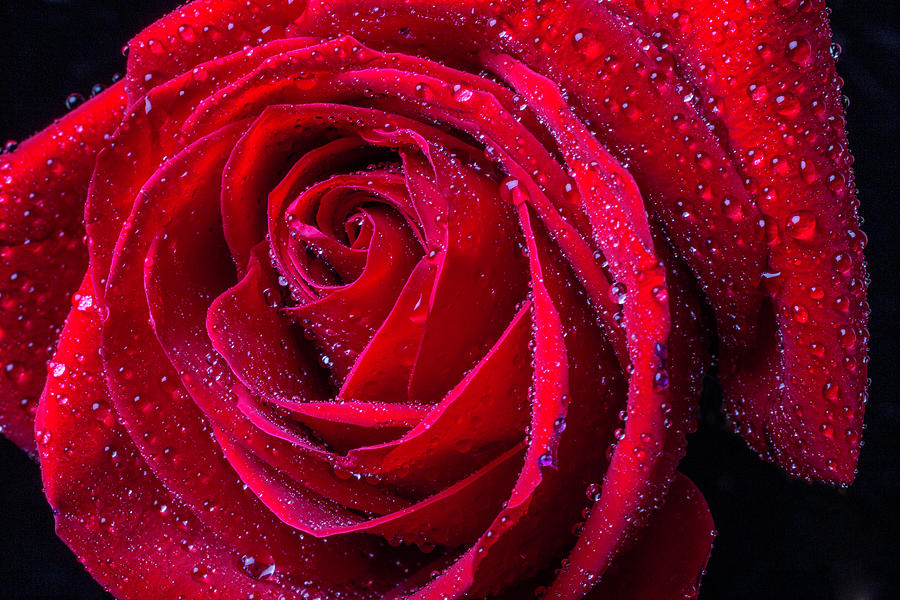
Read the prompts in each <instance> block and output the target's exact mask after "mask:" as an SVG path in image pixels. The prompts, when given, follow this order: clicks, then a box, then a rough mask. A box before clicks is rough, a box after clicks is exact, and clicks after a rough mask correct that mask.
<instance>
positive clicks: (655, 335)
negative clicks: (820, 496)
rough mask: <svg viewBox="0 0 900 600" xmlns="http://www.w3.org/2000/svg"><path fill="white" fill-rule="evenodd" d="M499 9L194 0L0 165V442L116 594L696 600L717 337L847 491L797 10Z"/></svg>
mask: <svg viewBox="0 0 900 600" xmlns="http://www.w3.org/2000/svg"><path fill="white" fill-rule="evenodd" d="M522 4H524V6H519V3H512V2H511V3H487V2H481V1H477V0H455V1H445V2H433V1H426V0H410V1H406V2H400V1H398V0H380V1H365V2H360V1H358V2H353V1H349V0H347V1H332V2H324V1H323V2H317V1H311V2H309V3H306V2H303V1H302V0H282V1H280V2H270V3H261V4H254V3H252V2H246V1H245V0H200V1H198V2H194V3H192V4H189V5H187V6H186V7H184V8H182V9H180V10H178V11H176V12H174V13H172V14H170V15H168V16H166V17H165V18H163V19H161V20H160V21H158V22H157V23H155V24H153V25H152V26H150V27H149V28H148V29H146V30H145V31H144V32H142V33H141V34H140V35H138V36H137V38H135V39H134V40H133V41H132V42H131V43H130V44H129V48H130V55H129V63H128V71H127V75H126V77H125V79H124V81H123V82H121V83H118V84H116V85H115V86H113V87H112V88H110V89H109V90H107V91H106V92H104V93H102V94H101V95H100V96H98V97H97V98H95V99H93V100H91V101H89V102H88V103H86V104H85V105H83V106H82V107H80V108H79V109H77V110H76V111H74V112H72V113H71V114H69V115H68V116H66V117H65V118H64V119H62V120H61V121H59V122H57V123H55V124H54V125H53V126H51V127H50V128H48V129H47V130H45V131H44V132H42V133H40V134H38V135H36V136H35V137H33V138H31V139H30V140H28V141H26V142H25V143H23V144H22V145H21V146H20V148H19V149H17V150H16V151H15V152H14V153H12V154H11V155H8V156H4V157H2V159H0V176H2V179H0V186H2V188H0V235H2V244H3V246H2V250H0V252H2V257H3V263H2V267H0V268H2V272H0V281H2V298H0V299H2V311H3V312H2V313H0V319H2V321H0V327H2V338H0V339H2V342H3V345H2V357H0V359H2V364H4V365H5V374H4V375H3V377H2V379H0V381H2V386H3V387H2V388H0V400H2V402H0V409H2V413H0V414H2V422H3V426H4V430H3V431H4V433H5V434H6V435H8V436H9V437H10V438H11V439H12V440H14V441H15V442H17V443H18V444H19V445H20V446H22V447H23V448H24V449H26V450H32V449H35V447H36V449H37V451H38V455H39V458H40V462H41V469H42V473H43V479H44V484H45V487H46V493H47V497H48V499H49V501H50V503H51V505H52V506H53V507H54V509H55V512H56V524H57V531H58V532H59V535H60V536H61V537H62V538H63V539H64V540H65V541H66V542H67V543H68V544H69V546H70V547H71V548H72V549H73V550H74V551H75V552H76V553H77V554H78V556H79V558H80V559H81V561H82V562H83V563H84V564H85V565H86V566H87V568H88V569H89V570H90V571H91V573H92V574H93V575H94V577H96V578H97V579H98V580H99V581H100V582H101V583H102V584H103V585H104V586H106V587H107V588H108V589H109V590H111V591H112V592H113V593H114V594H115V595H116V596H117V597H120V598H141V599H143V598H248V597H250V598H327V599H340V598H346V599H358V598H396V599H399V598H415V599H423V600H424V599H432V598H434V599H438V598H442V599H447V598H459V597H463V596H465V597H471V598H482V597H485V596H491V597H497V596H499V597H502V598H509V599H514V598H522V597H530V596H531V595H532V594H534V593H537V594H538V595H539V596H542V597H545V598H566V599H577V598H583V597H590V598H606V597H610V598H613V597H616V598H617V597H623V598H654V599H657V598H676V597H677V598H682V597H693V596H695V595H696V593H697V583H698V577H699V574H700V573H701V572H702V569H703V567H704V565H705V563H706V559H707V556H708V553H709V550H710V545H711V541H712V536H713V533H712V527H713V525H712V520H711V518H710V515H709V513H708V510H707V508H706V504H705V502H704V501H703V498H702V496H701V495H700V493H699V492H698V491H697V490H696V488H695V487H694V486H693V484H691V483H690V481H688V480H687V479H686V478H685V477H684V476H682V475H680V474H678V473H677V472H676V471H675V468H676V466H677V463H678V461H679V459H680V457H681V456H682V454H683V452H684V448H685V443H686V441H685V434H686V433H687V432H688V431H689V430H690V429H691V426H692V419H693V415H692V413H693V411H694V410H695V407H696V401H697V396H698V393H699V387H700V379H701V377H702V375H703V374H704V373H705V372H706V370H707V369H708V367H709V360H710V359H709V356H708V355H707V351H708V348H709V347H710V339H711V338H712V339H716V340H717V348H718V349H717V353H718V356H719V365H720V376H721V381H722V384H723V387H724V390H725V397H726V402H727V407H728V411H729V415H730V417H731V419H732V421H733V423H734V427H735V431H737V432H740V433H741V434H742V435H743V436H744V437H745V439H746V440H747V441H748V443H749V444H750V445H751V446H752V447H753V448H754V449H756V450H757V451H759V452H760V453H761V454H762V455H763V456H764V457H766V458H767V459H770V460H773V461H775V462H777V463H778V464H780V465H781V466H783V467H785V468H786V469H787V470H788V471H790V472H791V473H792V474H795V475H797V476H799V477H803V478H806V479H810V480H812V479H818V480H824V481H828V482H834V483H842V484H846V483H849V482H850V481H851V480H852V479H853V475H854V469H855V465H856V459H857V454H858V449H859V434H860V431H861V424H862V413H863V405H864V400H865V381H866V362H867V356H866V346H867V339H866V336H867V334H866V318H867V314H868V308H867V306H866V302H865V287H866V276H865V267H864V263H863V258H862V248H863V245H864V236H863V234H862V233H861V232H860V230H859V228H858V225H857V218H856V199H855V188H854V186H853V180H852V175H851V172H850V164H851V158H850V155H849V153H848V151H847V146H846V139H845V134H844V128H843V117H842V111H841V106H840V97H839V94H840V92H839V87H840V82H839V78H838V77H837V76H836V74H835V70H834V61H833V59H832V58H831V56H830V54H829V45H830V33H829V30H828V25H827V21H826V16H825V8H824V5H823V3H822V2H819V1H810V0H796V1H794V0H782V1H779V2H768V3H763V2H755V3H748V2H746V1H744V0H741V1H737V0H735V1H733V2H732V1H727V2H714V3H713V2H710V3H699V4H698V3H694V5H693V6H691V7H687V8H686V7H684V6H682V3H677V2H673V3H670V2H667V1H665V0H660V1H659V2H629V1H628V0H608V1H607V2H603V3H596V2H588V1H587V0H584V1H575V2H571V1H569V2H556V1H549V0H548V1H545V2H526V3H522ZM82 236H84V239H86V246H83V245H82ZM79 281H81V284H80V288H78V282H79ZM76 288H78V290H77V292H75V293H74V295H72V292H73V291H75V289H76ZM70 308H71V310H70ZM66 312H68V318H67V319H65V326H64V327H62V331H61V333H60V332H59V331H58V329H59V328H60V326H61V325H62V322H63V319H64V315H65V314H66ZM57 334H59V341H58V346H57V347H56V350H55V355H53V358H52V360H51V361H50V362H49V363H47V362H46V361H47V358H48V354H47V352H48V351H47V349H48V348H52V347H53V346H54V344H55V342H56V338H57ZM711 334H712V335H711ZM45 363H46V365H47V371H46V373H47V375H46V382H45V381H44V379H45V377H44V374H45V371H44V365H45ZM41 389H43V392H42V393H41V391H40V390H41ZM39 394H40V402H39V404H37V410H36V412H37V416H36V423H34V425H33V424H32V419H33V418H34V412H35V402H34V400H35V399H36V398H37V397H38V395H39ZM23 398H26V399H27V400H26V401H25V402H23V401H22V399H23ZM32 428H33V429H32ZM32 431H33V433H32ZM35 442H36V446H35ZM647 573H653V576H652V577H648V576H647V575H646V574H647Z"/></svg>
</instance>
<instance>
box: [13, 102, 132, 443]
mask: <svg viewBox="0 0 900 600" xmlns="http://www.w3.org/2000/svg"><path fill="white" fill-rule="evenodd" d="M124 103H125V100H124V92H123V89H122V85H121V84H116V85H114V86H112V87H110V88H109V89H107V90H106V91H104V92H103V93H102V94H100V95H98V96H97V97H95V98H92V99H91V100H90V101H88V102H86V103H85V104H83V105H82V106H80V107H79V108H78V109H77V110H75V111H73V112H72V113H70V114H68V115H66V116H65V117H64V118H62V119H60V120H59V121H57V122H55V123H54V124H53V125H51V126H50V127H48V128H47V129H45V130H43V131H42V132H40V133H38V134H37V135H35V136H34V137H32V138H30V139H28V140H26V141H25V142H22V144H20V145H19V147H18V149H17V150H16V151H15V152H14V153H13V154H11V155H9V156H0V432H2V433H3V434H5V435H6V436H7V437H8V438H9V439H11V440H12V441H13V442H14V443H15V444H16V445H18V446H19V447H20V448H22V449H23V450H27V451H29V452H32V451H34V424H33V419H34V411H35V409H36V407H37V398H38V396H39V395H40V392H41V388H42V387H43V385H44V378H45V374H46V363H47V360H48V359H49V358H50V357H51V356H52V354H53V348H54V346H55V344H56V339H57V336H58V335H59V330H60V328H61V327H62V324H63V320H64V319H65V315H66V313H67V312H68V310H69V308H70V305H69V300H70V297H71V294H72V292H74V291H75V290H76V289H77V287H78V284H79V282H80V281H81V277H82V275H84V270H85V268H86V266H87V253H86V252H85V249H84V244H83V243H82V237H83V236H84V226H83V225H82V218H83V215H84V202H85V194H86V193H87V187H88V182H89V181H90V177H91V173H92V172H93V170H94V158H95V156H96V155H97V152H99V151H100V150H101V149H102V148H104V147H105V146H106V144H107V140H108V138H109V136H110V134H111V133H112V132H113V131H114V130H115V128H116V127H117V126H118V125H119V123H120V121H121V120H122V115H123V113H124V110H125V106H124Z"/></svg>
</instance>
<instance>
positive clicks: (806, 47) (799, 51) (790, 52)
mask: <svg viewBox="0 0 900 600" xmlns="http://www.w3.org/2000/svg"><path fill="white" fill-rule="evenodd" d="M787 56H788V59H790V60H791V62H793V63H795V64H798V65H802V66H805V65H808V64H809V62H810V58H811V57H812V45H811V44H810V43H809V40H807V39H806V38H804V37H800V38H796V39H793V40H791V41H789V42H788V44H787Z"/></svg>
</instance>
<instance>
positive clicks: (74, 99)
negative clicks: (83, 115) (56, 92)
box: [66, 92, 84, 110]
mask: <svg viewBox="0 0 900 600" xmlns="http://www.w3.org/2000/svg"><path fill="white" fill-rule="evenodd" d="M83 102H84V96H82V95H81V94H79V93H77V92H76V93H72V94H69V95H68V96H66V110H72V109H74V108H76V107H78V106H80V105H81V104H82V103H83Z"/></svg>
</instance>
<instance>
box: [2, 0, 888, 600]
mask: <svg viewBox="0 0 900 600" xmlns="http://www.w3.org/2000/svg"><path fill="white" fill-rule="evenodd" d="M893 4H894V3H893V1H892V0H881V1H879V0H856V1H831V2H829V5H830V6H831V7H832V8H833V14H832V27H833V29H834V32H835V37H836V41H837V42H838V43H840V44H841V46H843V49H844V51H843V54H842V56H841V58H840V61H839V63H838V70H839V72H840V74H841V75H842V76H843V77H844V79H845V81H846V85H845V87H844V91H845V93H846V94H847V95H848V96H849V97H850V99H851V103H850V107H849V111H848V112H849V114H848V119H849V131H850V145H851V148H852V149H853V153H854V155H855V156H856V167H855V168H856V176H857V182H858V185H859V189H860V197H861V200H862V213H863V217H864V218H865V220H866V222H865V224H864V229H865V231H866V233H867V234H868V236H869V247H868V250H867V258H868V261H869V270H870V272H871V274H872V280H873V281H872V286H871V289H870V302H871V306H872V320H871V334H872V342H871V364H870V376H871V378H872V386H871V393H870V396H871V400H870V402H869V405H868V408H867V413H866V424H867V428H866V432H865V436H864V440H865V447H864V448H863V451H862V453H861V457H860V466H859V476H858V477H857V480H856V483H855V484H854V485H853V486H852V487H851V488H850V489H848V490H840V489H833V488H829V487H827V486H822V485H809V484H806V483H802V482H798V481H790V480H788V479H787V478H786V477H785V476H784V475H782V473H781V472H780V471H778V470H777V469H776V468H774V467H773V466H771V465H768V464H763V463H762V462H760V461H759V460H758V459H757V458H756V457H755V456H754V455H753V454H751V453H750V452H749V451H747V450H746V449H745V448H744V446H743V443H742V442H740V441H739V440H737V439H735V438H733V437H732V436H731V435H729V434H727V433H726V432H725V431H724V429H723V423H722V420H721V418H720V417H719V416H718V413H717V412H716V406H715V405H716V399H715V397H714V395H713V396H712V397H709V398H706V399H705V402H704V405H705V407H704V417H703V419H702V422H701V427H700V430H699V431H698V432H697V433H696V434H694V435H693V436H692V439H691V441H690V445H689V451H688V456H687V458H686V459H685V461H684V462H683V463H682V467H681V468H682V470H683V471H685V472H686V473H688V474H689V475H690V476H691V477H692V478H693V479H694V481H695V482H697V484H698V485H699V487H700V488H701V489H702V490H703V493H704V495H705V496H706V498H707V500H708V501H709V504H710V507H711V509H712V512H713V515H714V517H715V520H716V525H717V527H718V530H719V536H718V538H717V539H716V544H715V549H714V551H713V555H712V559H711V561H710V564H709V568H708V573H707V575H706V577H705V578H704V581H703V589H702V593H701V596H700V597H701V600H714V599H720V598H723V599H724V598H729V599H735V600H741V599H744V598H746V599H753V600H756V599H760V598H767V599H772V600H777V599H782V598H784V599H788V598H789V599H791V600H804V599H807V598H809V599H823V600H829V599H834V600H881V599H885V600H886V599H889V598H900V584H898V575H897V574H896V571H897V570H900V539H898V538H900V527H898V520H900V519H898V511H900V443H898V439H900V435H898V432H900V404H898V403H897V401H896V398H897V390H898V383H897V382H898V380H900V369H898V368H897V367H895V366H894V365H893V360H894V359H895V357H897V356H900V348H898V339H900V332H898V326H897V323H898V319H900V314H898V313H900V310H898V308H900V303H898V288H897V285H896V281H897V279H898V277H900V275H898V270H900V269H898V265H897V259H898V252H897V248H896V244H895V242H896V239H897V231H898V226H900V223H898V213H900V211H898V209H897V201H896V194H897V192H898V189H900V178H898V170H900V162H898V152H897V147H898V143H897V140H898V135H900V131H898V125H900V117H898V114H897V113H898V107H900V103H898V102H897V98H898V93H900V90H898V81H897V80H898V79H900V68H898V63H900V21H898V19H897V18H896V17H895V16H894V15H892V14H891V13H892V5H893ZM176 5H177V2H175V1H173V0H155V1H140V0H135V1H133V2H114V1H112V0H43V1H41V0H0V7H2V8H0V48H2V50H0V138H3V139H0V143H2V142H3V141H5V139H7V138H9V139H16V140H19V139H23V138H25V137H27V136H28V135H30V134H31V133H33V132H35V131H37V130H38V129H40V128H42V127H43V126H45V125H46V124H48V123H49V122H50V121H51V120H52V119H53V118H54V117H57V116H59V115H60V114H62V112H63V111H64V110H65V106H64V102H65V98H66V96H67V95H68V94H69V93H71V92H79V93H82V94H84V95H87V94H88V92H89V90H90V88H91V86H92V85H93V84H95V83H98V82H99V83H108V82H109V80H110V77H111V76H112V75H113V74H114V73H116V72H121V71H122V70H123V69H124V59H123V58H122V55H121V54H120V49H121V47H122V45H123V44H124V43H125V42H126V41H127V40H128V39H129V38H130V37H131V36H132V35H134V34H135V33H137V32H138V31H139V30H140V29H141V27H142V26H144V25H146V24H149V23H150V22H152V21H153V20H154V19H155V18H158V17H159V16H161V15H162V14H164V13H165V12H167V11H169V10H171V9H173V8H174V7H175V6H176ZM648 576H652V574H648ZM4 597H5V598H9V599H10V600H24V599H39V598H40V599H60V600H62V599H79V600H89V599H95V598H109V597H110V596H108V595H107V594H105V593H104V592H103V591H102V590H101V589H100V587H99V586H98V585H97V584H96V583H94V582H93V581H92V580H91V578H90V577H89V576H88V575H87V573H86V572H85V571H84V569H83V568H82V567H81V565H80V564H79V563H78V562H77V561H76V560H75V557H74V556H73V555H72V554H71V552H69V550H68V549H67V548H66V547H65V546H64V545H63V543H62V542H60V541H59V540H58V539H57V538H56V537H55V535H54V533H53V524H52V517H51V515H50V510H49V507H48V506H47V504H46V501H45V500H44V498H43V496H42V494H41V484H40V476H39V473H38V468H37V466H36V465H35V464H33V463H32V462H31V460H29V459H28V458H27V457H26V456H25V455H24V454H23V453H21V452H19V451H18V450H17V449H16V448H15V447H14V446H13V445H12V444H11V443H9V442H8V441H6V440H5V439H2V437H0V598H4Z"/></svg>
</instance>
